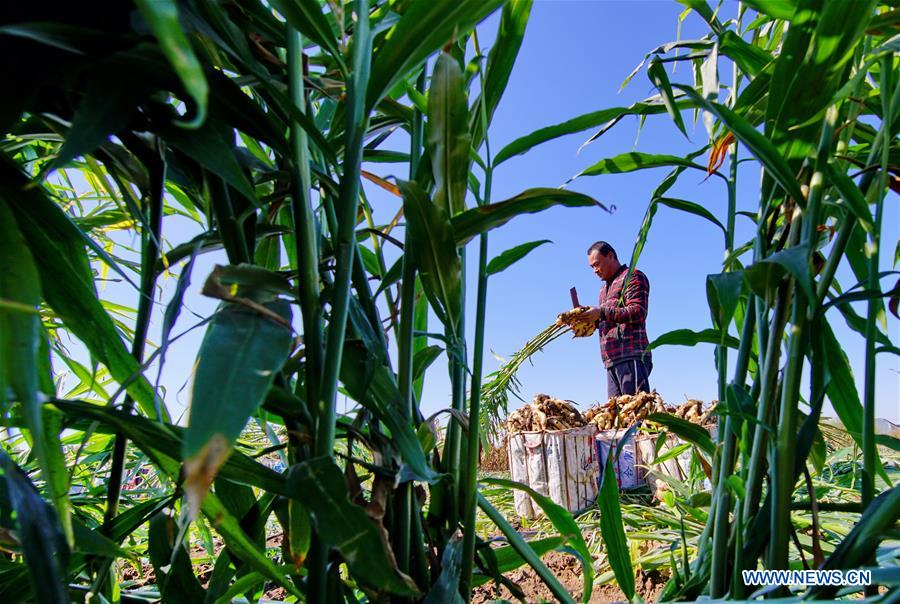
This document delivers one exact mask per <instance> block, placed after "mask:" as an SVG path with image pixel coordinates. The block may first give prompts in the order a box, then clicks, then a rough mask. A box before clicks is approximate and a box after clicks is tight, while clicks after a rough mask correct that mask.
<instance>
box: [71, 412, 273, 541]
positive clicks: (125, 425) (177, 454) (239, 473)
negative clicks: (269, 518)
mask: <svg viewBox="0 0 900 604" xmlns="http://www.w3.org/2000/svg"><path fill="white" fill-rule="evenodd" d="M53 405H54V406H55V407H57V408H58V409H59V410H60V411H62V412H63V413H64V414H65V415H67V416H68V417H70V418H75V419H79V420H84V426H81V429H85V430H86V429H87V428H88V427H89V426H90V425H91V424H92V423H93V422H97V423H98V424H99V425H100V427H101V428H106V432H107V433H118V432H121V433H122V434H124V435H125V436H126V437H128V440H130V441H132V442H134V444H135V445H136V446H137V447H138V448H139V449H140V450H141V451H143V452H144V453H145V454H146V455H148V456H149V457H151V458H159V457H160V456H161V455H162V456H165V459H164V460H163V461H162V462H161V463H162V464H163V465H166V464H168V465H171V466H173V467H175V468H177V463H178V462H180V461H181V451H182V440H183V438H184V434H185V432H186V429H185V428H182V427H181V426H173V425H171V424H164V423H160V422H156V421H153V420H150V419H148V418H146V417H141V416H137V415H131V414H128V413H125V412H124V411H121V410H119V409H114V408H110V407H101V406H98V405H93V404H90V403H84V402H81V401H64V400H58V399H57V400H54V401H53ZM72 427H74V426H72ZM101 428H98V430H100V429H101ZM164 469H165V468H164ZM166 471H168V470H166ZM175 471H176V473H177V470H175ZM219 477H220V478H226V479H228V480H231V481H234V482H238V483H242V484H247V485H251V486H254V487H258V488H260V489H263V490H265V491H268V492H269V493H275V494H278V495H284V494H285V492H286V491H285V486H284V479H283V478H282V477H281V475H279V474H277V473H276V472H274V471H272V470H270V469H269V468H267V467H266V466H264V465H262V464H261V463H259V462H257V461H254V460H252V459H250V458H249V457H247V456H246V455H244V454H243V453H241V452H240V451H235V452H234V453H232V455H231V456H230V457H229V458H228V460H227V461H226V462H225V465H224V466H222V468H221V469H220V470H219ZM125 513H126V514H127V513H128V512H125ZM117 518H118V516H117ZM110 534H111V535H112V534H113V533H110Z"/></svg>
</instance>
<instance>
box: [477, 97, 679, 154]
mask: <svg viewBox="0 0 900 604" xmlns="http://www.w3.org/2000/svg"><path fill="white" fill-rule="evenodd" d="M692 107H694V103H693V102H692V101H684V100H682V99H679V100H678V109H690V108H692ZM665 112H666V106H665V104H664V103H663V102H662V99H660V98H651V99H645V100H643V101H641V102H639V103H635V104H633V105H631V106H629V107H612V108H610V109H601V110H599V111H593V112H591V113H586V114H584V115H580V116H578V117H576V118H572V119H570V120H567V121H565V122H561V123H559V124H554V125H553V126H545V127H544V128H540V129H538V130H535V131H534V132H532V133H531V134H527V135H525V136H522V137H520V138H517V139H516V140H514V141H512V142H511V143H509V144H508V145H506V146H505V147H503V149H501V150H500V152H499V153H498V154H497V157H495V158H494V165H495V166H497V165H500V164H501V163H503V162H504V161H506V160H507V159H509V158H511V157H515V156H516V155H522V154H523V153H526V152H528V151H529V150H530V149H532V148H534V147H536V146H537V145H540V144H541V143H545V142H547V141H550V140H553V139H555V138H559V137H561V136H566V135H567V134H574V133H576V132H581V131H582V130H587V129H588V128H594V127H596V126H600V125H602V124H606V126H604V128H603V130H601V132H599V133H598V134H596V135H594V136H593V137H591V140H594V139H596V138H597V137H598V136H600V135H601V134H602V133H603V132H606V130H608V129H609V128H610V127H612V125H613V124H615V123H617V122H618V121H619V120H621V119H622V118H623V117H624V116H626V115H640V116H647V115H655V114H659V113H665Z"/></svg>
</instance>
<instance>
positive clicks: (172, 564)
mask: <svg viewBox="0 0 900 604" xmlns="http://www.w3.org/2000/svg"><path fill="white" fill-rule="evenodd" d="M173 513H174V512H173V511H172V510H170V509H162V510H160V511H159V512H158V513H157V514H156V515H155V516H154V517H153V518H151V519H150V526H149V528H148V530H147V535H148V539H147V555H148V556H149V558H150V562H151V563H152V564H153V570H154V571H155V573H156V583H157V584H158V586H159V592H160V595H161V596H162V598H164V599H165V600H166V602H175V603H176V604H189V603H190V602H200V601H202V600H203V599H204V595H205V594H204V592H203V588H202V587H200V582H199V581H198V580H197V577H195V576H194V571H193V568H192V567H191V557H190V554H189V553H188V549H187V547H186V546H185V542H184V539H183V538H182V539H178V537H179V530H178V526H177V525H176V524H175V520H174V518H173V517H172V514H173Z"/></svg>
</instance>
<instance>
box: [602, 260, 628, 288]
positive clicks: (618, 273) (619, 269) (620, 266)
mask: <svg viewBox="0 0 900 604" xmlns="http://www.w3.org/2000/svg"><path fill="white" fill-rule="evenodd" d="M627 270H628V265H627V264H620V265H619V268H618V270H616V272H615V273H613V276H612V277H610V278H609V280H608V281H607V283H612V282H613V281H615V280H616V277H618V276H619V275H621V274H622V271H627Z"/></svg>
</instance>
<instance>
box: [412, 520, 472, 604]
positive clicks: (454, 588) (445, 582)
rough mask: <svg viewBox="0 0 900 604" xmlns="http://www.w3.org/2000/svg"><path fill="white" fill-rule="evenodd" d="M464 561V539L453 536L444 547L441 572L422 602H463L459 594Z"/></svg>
mask: <svg viewBox="0 0 900 604" xmlns="http://www.w3.org/2000/svg"><path fill="white" fill-rule="evenodd" d="M461 561H462V539H460V538H459V536H454V537H451V539H450V543H448V544H447V545H446V547H444V555H443V556H441V574H440V575H438V578H437V581H435V582H434V584H433V585H432V586H431V589H430V590H428V595H426V596H425V599H424V600H423V601H422V604H444V602H447V603H448V604H463V602H465V600H463V599H462V596H461V595H460V594H459V573H460V570H462V569H461V568H460V563H461Z"/></svg>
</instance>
